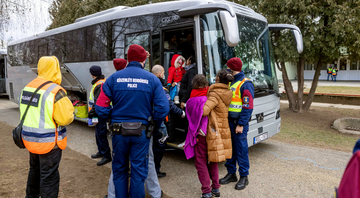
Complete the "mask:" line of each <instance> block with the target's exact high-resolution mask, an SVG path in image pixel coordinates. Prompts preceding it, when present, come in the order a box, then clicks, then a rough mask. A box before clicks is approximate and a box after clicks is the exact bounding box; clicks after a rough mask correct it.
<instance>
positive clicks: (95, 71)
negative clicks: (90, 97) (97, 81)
mask: <svg viewBox="0 0 360 198" xmlns="http://www.w3.org/2000/svg"><path fill="white" fill-rule="evenodd" d="M90 74H91V75H93V76H101V75H102V73H101V67H99V66H97V65H93V66H91V67H90Z"/></svg>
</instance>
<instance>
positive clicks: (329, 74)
mask: <svg viewBox="0 0 360 198" xmlns="http://www.w3.org/2000/svg"><path fill="white" fill-rule="evenodd" d="M330 76H331V80H333V75H332V73H328V77H327V80H328V81H329V77H330Z"/></svg>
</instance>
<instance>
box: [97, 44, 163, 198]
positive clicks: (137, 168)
mask: <svg viewBox="0 0 360 198" xmlns="http://www.w3.org/2000/svg"><path fill="white" fill-rule="evenodd" d="M127 58H128V62H129V64H128V65H127V67H126V69H123V70H121V71H118V72H115V73H114V74H112V75H111V76H110V77H109V78H108V79H107V80H106V82H105V83H104V85H103V87H102V93H103V95H104V99H102V97H101V96H100V97H101V98H100V97H99V99H98V101H97V103H96V107H97V108H96V112H97V113H98V115H99V116H100V117H103V118H107V117H108V114H109V113H111V123H112V125H113V127H114V128H118V127H119V128H120V131H119V132H117V133H116V134H115V135H114V136H113V138H112V143H113V163H112V168H113V169H112V170H113V177H114V178H113V181H114V185H115V194H116V197H119V198H122V197H129V196H130V197H132V198H137V197H145V189H144V181H145V179H146V177H147V175H148V155H149V142H150V139H149V138H147V132H146V131H147V130H145V129H144V126H148V125H149V121H148V119H149V117H151V116H152V117H153V119H154V122H155V125H156V127H157V126H160V125H161V122H162V121H163V120H164V119H165V117H166V115H167V114H168V113H169V102H168V100H167V98H166V95H165V94H164V91H163V88H162V86H161V83H160V81H159V79H158V78H157V77H156V76H154V75H153V74H151V73H149V72H147V71H145V70H143V68H144V66H145V61H146V58H147V53H146V51H145V50H144V48H143V47H141V46H139V45H131V46H130V47H129V49H128V53H127ZM110 103H112V108H111V106H110ZM98 107H99V108H98ZM139 123H140V124H142V125H140V126H139ZM129 160H130V162H131V180H130V192H129V191H128V173H129Z"/></svg>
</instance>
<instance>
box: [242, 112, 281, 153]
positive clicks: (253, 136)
mask: <svg viewBox="0 0 360 198" xmlns="http://www.w3.org/2000/svg"><path fill="white" fill-rule="evenodd" d="M280 128H281V118H278V119H276V120H275V121H272V122H268V123H264V124H263V125H261V126H260V127H257V128H255V127H251V126H250V130H249V132H248V135H247V140H248V146H249V147H250V146H253V145H255V144H257V143H260V142H262V141H264V140H266V139H268V138H270V137H272V136H274V135H276V134H278V133H279V132H280Z"/></svg>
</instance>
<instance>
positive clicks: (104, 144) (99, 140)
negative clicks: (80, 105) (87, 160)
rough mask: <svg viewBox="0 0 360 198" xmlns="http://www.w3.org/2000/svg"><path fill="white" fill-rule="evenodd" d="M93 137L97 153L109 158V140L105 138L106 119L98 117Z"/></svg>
mask: <svg viewBox="0 0 360 198" xmlns="http://www.w3.org/2000/svg"><path fill="white" fill-rule="evenodd" d="M95 138H96V145H97V147H98V151H99V153H100V154H101V155H102V156H104V158H108V159H111V152H110V147H109V141H108V139H107V130H106V120H101V119H100V118H99V123H97V124H96V126H95Z"/></svg>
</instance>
